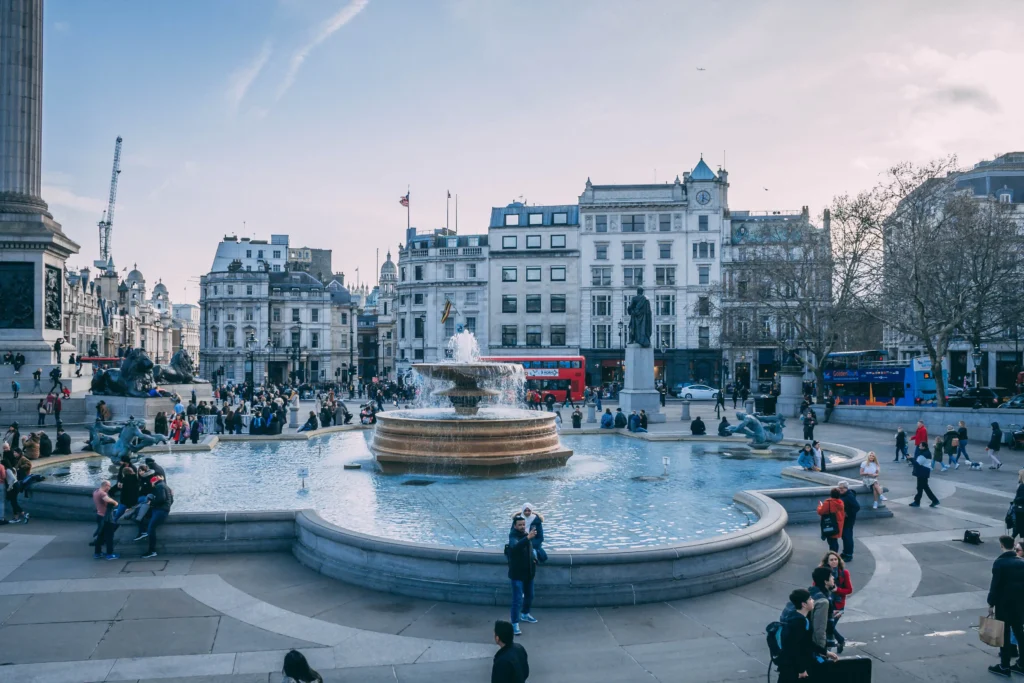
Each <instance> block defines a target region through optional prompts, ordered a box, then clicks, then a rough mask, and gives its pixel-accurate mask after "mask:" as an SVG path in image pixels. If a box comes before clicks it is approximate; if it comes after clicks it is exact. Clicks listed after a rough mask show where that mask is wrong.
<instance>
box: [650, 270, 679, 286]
mask: <svg viewBox="0 0 1024 683" xmlns="http://www.w3.org/2000/svg"><path fill="white" fill-rule="evenodd" d="M675 283H676V268H675V266H658V267H657V268H655V269H654V284H656V285H661V286H667V285H674V284H675Z"/></svg>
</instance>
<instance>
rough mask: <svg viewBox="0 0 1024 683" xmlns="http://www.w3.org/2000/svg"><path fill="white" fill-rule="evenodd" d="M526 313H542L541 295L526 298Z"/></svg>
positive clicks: (531, 295)
mask: <svg viewBox="0 0 1024 683" xmlns="http://www.w3.org/2000/svg"><path fill="white" fill-rule="evenodd" d="M526 312H527V313H540V312H541V311H540V294H530V295H528V296H527V297H526Z"/></svg>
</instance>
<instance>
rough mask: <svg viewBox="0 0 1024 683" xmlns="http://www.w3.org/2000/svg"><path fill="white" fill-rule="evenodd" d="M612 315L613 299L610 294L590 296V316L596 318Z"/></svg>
mask: <svg viewBox="0 0 1024 683" xmlns="http://www.w3.org/2000/svg"><path fill="white" fill-rule="evenodd" d="M611 314H612V297H611V295H610V294H592V295H591V296H590V315H592V316H594V317H601V316H609V315H611Z"/></svg>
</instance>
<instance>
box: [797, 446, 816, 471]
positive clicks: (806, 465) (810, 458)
mask: <svg viewBox="0 0 1024 683" xmlns="http://www.w3.org/2000/svg"><path fill="white" fill-rule="evenodd" d="M796 464H797V466H799V467H802V468H803V469H805V470H807V471H808V472H810V471H811V470H813V469H815V467H814V451H813V450H811V444H809V443H805V444H804V447H803V448H801V449H800V454H799V455H798V457H797V459H796Z"/></svg>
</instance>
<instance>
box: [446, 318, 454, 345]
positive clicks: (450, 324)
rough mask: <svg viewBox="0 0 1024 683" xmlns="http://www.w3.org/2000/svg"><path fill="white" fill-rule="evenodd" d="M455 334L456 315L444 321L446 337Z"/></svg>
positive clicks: (448, 337)
mask: <svg viewBox="0 0 1024 683" xmlns="http://www.w3.org/2000/svg"><path fill="white" fill-rule="evenodd" d="M454 336H455V317H454V316H448V319H447V320H445V321H444V338H445V339H450V338H451V337H454Z"/></svg>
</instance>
